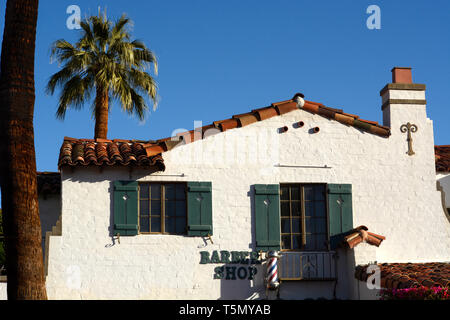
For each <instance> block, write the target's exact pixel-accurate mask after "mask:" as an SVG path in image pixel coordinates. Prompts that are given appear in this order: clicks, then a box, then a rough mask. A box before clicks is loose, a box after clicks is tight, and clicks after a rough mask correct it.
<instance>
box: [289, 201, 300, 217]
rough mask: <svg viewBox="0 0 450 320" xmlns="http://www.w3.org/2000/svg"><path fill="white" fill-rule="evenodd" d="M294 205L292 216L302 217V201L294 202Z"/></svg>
mask: <svg viewBox="0 0 450 320" xmlns="http://www.w3.org/2000/svg"><path fill="white" fill-rule="evenodd" d="M291 203H292V216H293V217H300V216H301V215H302V212H301V207H300V201H293V202H291Z"/></svg>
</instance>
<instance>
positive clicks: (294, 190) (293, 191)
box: [291, 187, 301, 200]
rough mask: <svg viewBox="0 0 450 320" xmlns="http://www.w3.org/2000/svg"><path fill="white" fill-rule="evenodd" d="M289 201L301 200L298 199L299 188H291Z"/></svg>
mask: <svg viewBox="0 0 450 320" xmlns="http://www.w3.org/2000/svg"><path fill="white" fill-rule="evenodd" d="M291 200H301V199H300V187H292V188H291Z"/></svg>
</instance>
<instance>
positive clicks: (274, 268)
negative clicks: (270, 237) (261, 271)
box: [266, 251, 280, 290]
mask: <svg viewBox="0 0 450 320" xmlns="http://www.w3.org/2000/svg"><path fill="white" fill-rule="evenodd" d="M279 258H280V257H279V256H278V252H276V251H269V252H268V253H267V260H268V261H267V274H266V282H267V289H269V290H276V289H278V287H279V286H280V282H279V281H278V259H279Z"/></svg>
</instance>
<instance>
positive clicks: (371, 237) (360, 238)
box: [344, 226, 386, 249]
mask: <svg viewBox="0 0 450 320" xmlns="http://www.w3.org/2000/svg"><path fill="white" fill-rule="evenodd" d="M368 230H369V229H367V227H366V226H360V227H358V228H356V229H354V230H353V231H351V232H350V234H349V235H347V236H346V237H345V238H344V243H345V244H346V245H347V246H348V247H349V248H350V249H353V248H354V247H355V246H357V245H358V244H360V243H362V242H367V243H368V244H371V245H374V246H377V247H379V246H380V244H381V242H383V240H386V238H385V237H383V236H380V235H378V234H375V233H372V232H368Z"/></svg>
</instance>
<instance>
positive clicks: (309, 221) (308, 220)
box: [305, 218, 314, 233]
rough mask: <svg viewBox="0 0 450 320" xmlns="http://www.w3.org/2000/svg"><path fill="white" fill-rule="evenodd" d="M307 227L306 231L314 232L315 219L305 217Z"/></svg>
mask: <svg viewBox="0 0 450 320" xmlns="http://www.w3.org/2000/svg"><path fill="white" fill-rule="evenodd" d="M305 227H306V230H305V231H306V233H314V219H311V218H306V219H305Z"/></svg>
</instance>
